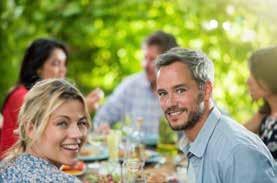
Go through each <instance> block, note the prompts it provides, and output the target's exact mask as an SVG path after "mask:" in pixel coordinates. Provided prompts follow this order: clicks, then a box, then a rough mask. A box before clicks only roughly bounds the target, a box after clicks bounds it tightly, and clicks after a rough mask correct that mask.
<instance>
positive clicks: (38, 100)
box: [4, 79, 91, 162]
mask: <svg viewBox="0 0 277 183" xmlns="http://www.w3.org/2000/svg"><path fill="white" fill-rule="evenodd" d="M69 100H79V101H80V102H81V103H82V104H83V105H84V108H85V116H86V118H87V121H88V122H90V121H91V120H90V115H89V112H88V109H87V106H86V102H85V98H84V96H83V95H82V94H81V92H80V91H79V90H78V89H77V88H76V87H74V86H73V85H72V84H71V83H69V82H68V81H66V80H64V79H48V80H43V81H40V82H38V83H36V84H35V85H34V86H33V87H32V89H31V90H29V92H28V93H27V95H26V96H25V99H24V102H23V105H22V107H21V109H20V112H19V116H18V123H19V127H18V131H19V138H18V141H17V142H16V143H15V145H14V146H12V147H11V148H10V149H9V150H8V151H7V152H6V153H5V158H4V161H5V162H6V161H9V160H12V159H14V158H16V157H17V156H18V155H20V154H22V153H24V152H25V151H26V149H27V147H29V146H31V145H32V144H33V142H34V141H36V140H38V139H40V138H41V136H42V134H43V132H44V131H45V129H46V126H47V124H48V121H49V118H50V115H51V114H52V112H53V111H54V110H56V109H57V108H58V107H59V106H61V105H62V104H63V103H64V102H66V101H69ZM30 125H33V127H34V131H35V138H34V139H33V140H32V139H30V138H29V137H28V136H27V134H26V129H28V127H29V126H30ZM89 127H91V124H90V123H89Z"/></svg>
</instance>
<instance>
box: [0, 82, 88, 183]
mask: <svg viewBox="0 0 277 183" xmlns="http://www.w3.org/2000/svg"><path fill="white" fill-rule="evenodd" d="M89 127H90V119H89V113H88V111H87V107H86V102H85V99H84V97H83V95H82V94H81V93H80V92H79V90H78V89H76V88H75V87H74V86H72V85H71V84H70V83H68V82H67V81H65V80H62V79H50V80H44V81H41V82H38V83H37V84H36V85H34V87H32V89H31V90H30V91H29V92H28V93H27V95H26V97H25V100H24V103H23V106H22V107H21V110H20V113H19V139H18V141H17V142H16V144H15V145H14V146H13V147H12V149H11V150H10V151H8V153H7V156H6V158H5V159H4V166H3V167H2V168H1V169H0V182H9V183H12V182H80V181H79V180H78V179H77V178H76V177H73V176H71V175H67V174H64V173H63V172H61V171H60V170H59V168H60V166H61V165H62V164H66V165H74V164H75V163H76V162H77V154H78V152H79V150H80V148H81V146H82V145H83V144H84V143H85V141H86V137H87V133H88V130H89Z"/></svg>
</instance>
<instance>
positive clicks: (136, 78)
mask: <svg viewBox="0 0 277 183" xmlns="http://www.w3.org/2000/svg"><path fill="white" fill-rule="evenodd" d="M145 79H146V78H145V74H144V73H143V72H139V73H135V74H131V75H129V76H127V77H125V78H124V79H123V80H122V83H129V84H135V83H137V82H138V83H141V82H145Z"/></svg>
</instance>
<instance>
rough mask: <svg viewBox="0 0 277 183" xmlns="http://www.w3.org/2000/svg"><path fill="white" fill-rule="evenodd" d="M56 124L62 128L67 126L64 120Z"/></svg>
mask: <svg viewBox="0 0 277 183" xmlns="http://www.w3.org/2000/svg"><path fill="white" fill-rule="evenodd" d="M58 126H60V127H62V128H66V127H67V122H65V121H62V122H59V123H58Z"/></svg>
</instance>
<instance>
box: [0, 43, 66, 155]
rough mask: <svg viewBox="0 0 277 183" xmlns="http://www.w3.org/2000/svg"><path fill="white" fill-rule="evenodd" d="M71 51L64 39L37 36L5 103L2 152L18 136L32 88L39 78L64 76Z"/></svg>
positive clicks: (26, 53) (0, 146)
mask: <svg viewBox="0 0 277 183" xmlns="http://www.w3.org/2000/svg"><path fill="white" fill-rule="evenodd" d="M67 58H68V51H67V49H66V47H65V45H63V44H62V43H60V42H57V41H54V40H48V39H38V40H35V41H34V42H33V43H32V44H31V45H30V46H29V48H28V49H27V50H26V52H25V55H24V58H23V61H22V63H21V68H20V74H19V79H18V82H17V85H16V86H15V87H14V88H13V89H12V90H11V91H10V92H9V94H8V96H7V97H6V100H5V102H4V104H3V106H2V111H1V112H2V114H3V127H2V133H1V141H0V153H1V156H2V154H3V152H5V151H6V150H7V149H8V148H10V147H11V146H12V145H13V144H14V143H15V142H16V140H17V135H15V134H14V130H15V129H16V128H17V126H18V124H17V116H18V112H19V110H20V107H21V105H22V103H23V99H24V96H25V95H26V93H27V92H28V90H29V89H30V88H31V87H32V86H33V85H34V84H35V83H36V82H37V81H39V80H41V79H48V78H64V77H65V75H66V65H67Z"/></svg>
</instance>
